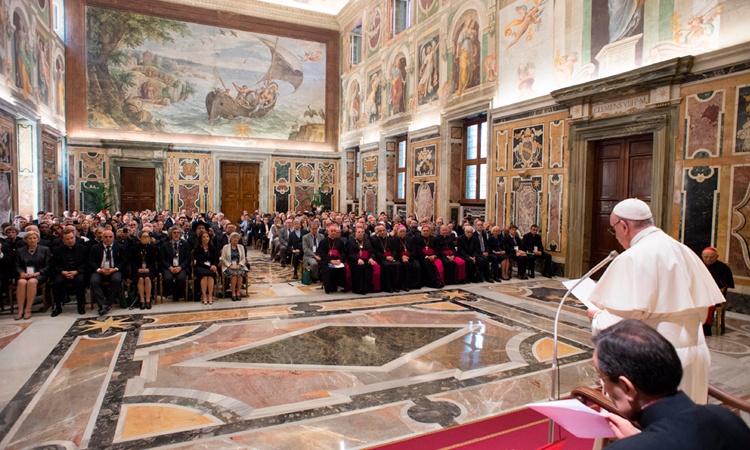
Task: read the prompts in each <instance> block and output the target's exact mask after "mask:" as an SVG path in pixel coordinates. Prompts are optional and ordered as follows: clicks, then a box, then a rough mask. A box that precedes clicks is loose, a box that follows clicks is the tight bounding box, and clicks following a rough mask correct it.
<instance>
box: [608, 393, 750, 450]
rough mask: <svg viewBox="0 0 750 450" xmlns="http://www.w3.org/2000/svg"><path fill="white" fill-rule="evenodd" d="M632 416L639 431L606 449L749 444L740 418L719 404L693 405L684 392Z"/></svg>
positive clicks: (741, 447)
mask: <svg viewBox="0 0 750 450" xmlns="http://www.w3.org/2000/svg"><path fill="white" fill-rule="evenodd" d="M634 419H635V420H637V421H638V423H640V424H641V426H642V427H643V431H642V432H640V433H638V434H636V435H634V436H631V437H628V438H625V439H619V440H617V441H614V442H612V443H610V444H609V445H608V446H607V449H608V450H609V449H611V450H709V449H710V450H745V449H747V447H748V443H750V429H749V428H748V427H747V425H746V424H745V422H744V421H743V420H742V419H741V418H740V417H738V416H737V415H735V414H734V413H733V412H731V411H730V410H729V409H727V408H724V407H722V406H718V405H696V404H695V403H693V401H692V400H690V398H689V397H688V396H687V395H686V394H685V393H684V392H679V393H677V394H676V395H673V396H670V397H665V398H662V399H660V400H658V401H657V402H656V403H654V404H652V405H649V406H647V407H646V408H645V409H643V410H642V411H641V412H640V414H639V415H638V417H634Z"/></svg>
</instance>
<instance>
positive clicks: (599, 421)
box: [526, 399, 615, 439]
mask: <svg viewBox="0 0 750 450" xmlns="http://www.w3.org/2000/svg"><path fill="white" fill-rule="evenodd" d="M526 406H528V407H529V408H531V409H533V410H534V411H536V412H538V413H541V414H544V415H545V416H547V417H549V418H550V419H552V420H553V421H554V422H555V423H556V424H558V425H560V426H561V427H563V428H565V429H566V430H568V432H570V433H571V434H572V435H573V436H575V437H577V438H581V439H596V438H610V437H615V434H614V433H613V432H612V429H611V428H610V427H609V424H608V423H607V419H605V418H604V416H602V415H601V414H599V413H598V412H596V411H594V410H593V409H591V408H589V407H587V406H586V405H584V404H583V403H581V402H579V401H578V400H573V399H570V400H558V401H551V402H539V403H530V404H528V405H526Z"/></svg>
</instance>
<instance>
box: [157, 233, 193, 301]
mask: <svg viewBox="0 0 750 450" xmlns="http://www.w3.org/2000/svg"><path fill="white" fill-rule="evenodd" d="M175 258H177V265H176V266H175V265H174V259H175ZM159 259H160V261H161V267H162V274H163V277H164V290H165V292H166V295H172V299H173V300H174V301H179V300H180V299H181V298H183V297H185V279H186V278H187V276H188V272H189V271H190V248H189V247H188V244H187V242H185V241H184V240H182V239H178V240H177V241H176V242H175V241H173V240H171V239H170V240H168V241H166V242H164V243H162V245H161V248H160V249H159ZM172 267H179V268H180V271H179V272H177V273H176V274H174V273H172V271H171V270H169V269H170V268H172Z"/></svg>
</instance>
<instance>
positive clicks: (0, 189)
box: [0, 170, 13, 223]
mask: <svg viewBox="0 0 750 450" xmlns="http://www.w3.org/2000/svg"><path fill="white" fill-rule="evenodd" d="M12 212H13V172H12V171H10V170H3V171H0V223H2V222H7V221H9V220H10V219H11V213H12Z"/></svg>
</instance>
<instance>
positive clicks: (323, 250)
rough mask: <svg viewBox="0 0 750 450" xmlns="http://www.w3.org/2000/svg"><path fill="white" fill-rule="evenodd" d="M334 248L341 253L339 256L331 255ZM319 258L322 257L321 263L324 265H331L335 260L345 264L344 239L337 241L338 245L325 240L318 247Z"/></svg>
mask: <svg viewBox="0 0 750 450" xmlns="http://www.w3.org/2000/svg"><path fill="white" fill-rule="evenodd" d="M331 245H334V247H331ZM334 248H335V249H336V250H338V251H339V256H331V255H329V252H330V250H333V249H334ZM318 256H320V261H321V263H323V264H327V263H330V262H331V261H333V260H334V259H338V260H341V261H342V262H344V261H346V243H345V242H344V240H343V239H341V238H338V239H336V243H335V244H332V242H331V240H330V239H328V238H325V239H323V241H322V242H321V243H320V245H319V246H318Z"/></svg>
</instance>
